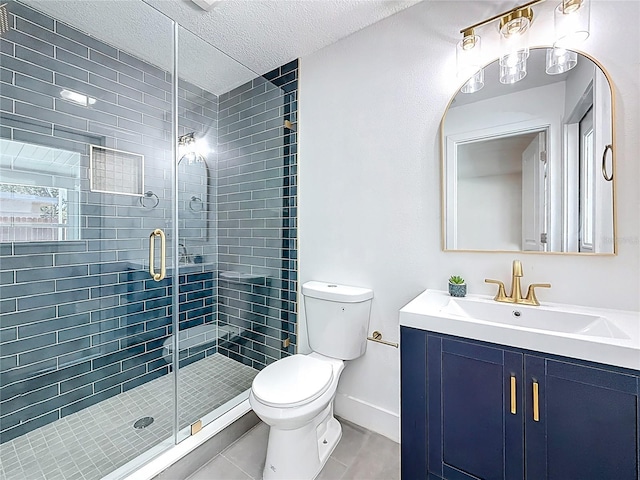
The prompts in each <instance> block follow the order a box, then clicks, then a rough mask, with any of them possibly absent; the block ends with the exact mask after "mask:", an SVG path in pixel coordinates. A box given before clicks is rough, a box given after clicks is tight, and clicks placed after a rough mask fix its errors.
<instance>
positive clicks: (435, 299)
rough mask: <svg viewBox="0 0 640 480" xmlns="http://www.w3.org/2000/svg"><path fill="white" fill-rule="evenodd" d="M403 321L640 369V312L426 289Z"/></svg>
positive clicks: (403, 314)
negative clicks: (534, 303) (518, 301)
mask: <svg viewBox="0 0 640 480" xmlns="http://www.w3.org/2000/svg"><path fill="white" fill-rule="evenodd" d="M400 325H401V326H403V327H411V328H417V329H420V330H426V331H430V332H435V333H440V334H445V335H451V336H452V337H458V338H469V339H474V340H480V341H484V342H489V343H494V344H498V345H507V346H513V347H518V348H524V349H528V350H531V351H536V352H546V353H551V354H555V355H559V356H563V357H569V358H578V359H583V360H589V361H593V362H600V363H604V364H608V365H616V366H619V367H625V368H631V369H633V370H640V313H638V312H631V311H622V310H614V309H603V308H592V307H585V306H579V305H564V304H559V303H545V304H543V305H540V306H530V305H521V304H513V303H500V302H496V301H495V300H493V297H490V296H488V295H475V294H471V295H467V296H466V297H463V298H458V297H452V296H450V295H449V294H448V293H447V292H443V291H440V290H426V291H424V292H422V293H421V294H420V295H418V296H417V297H416V298H414V299H413V300H412V301H410V302H409V303H408V304H407V305H405V306H404V307H402V309H401V310H400Z"/></svg>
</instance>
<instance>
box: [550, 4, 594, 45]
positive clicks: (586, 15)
mask: <svg viewBox="0 0 640 480" xmlns="http://www.w3.org/2000/svg"><path fill="white" fill-rule="evenodd" d="M590 15H591V2H590V0H563V1H562V2H561V3H560V5H558V6H557V7H556V8H555V9H554V11H553V22H554V27H555V38H556V41H555V43H554V46H556V47H565V48H566V47H571V46H574V45H576V44H577V43H580V42H582V41H584V40H586V39H587V38H588V37H589V19H590Z"/></svg>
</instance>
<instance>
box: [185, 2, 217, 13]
mask: <svg viewBox="0 0 640 480" xmlns="http://www.w3.org/2000/svg"><path fill="white" fill-rule="evenodd" d="M191 1H192V2H193V3H195V4H196V5H198V6H199V7H200V8H201V9H203V10H204V11H206V12H208V11H209V10H211V9H213V7H214V6H215V5H216V4H217V3H220V0H191Z"/></svg>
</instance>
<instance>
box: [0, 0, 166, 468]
mask: <svg viewBox="0 0 640 480" xmlns="http://www.w3.org/2000/svg"><path fill="white" fill-rule="evenodd" d="M31 4H33V5H34V7H33V8H32V7H31V6H30V5H31ZM6 8H7V11H8V14H9V26H10V28H9V30H8V31H7V32H5V33H3V34H2V38H1V42H2V51H1V53H0V55H1V56H2V57H1V61H0V63H1V65H2V72H1V73H2V75H1V78H0V81H1V82H2V83H1V84H0V96H1V97H2V98H1V102H0V154H1V155H0V198H1V200H2V201H1V202H0V203H1V207H0V208H1V209H2V213H1V215H0V221H1V225H0V231H1V235H2V236H1V237H0V280H1V281H0V285H1V287H0V310H1V313H2V316H1V318H0V402H1V403H0V441H1V445H0V456H1V461H0V464H1V468H2V472H1V473H2V474H1V475H0V476H1V477H2V478H7V479H23V478H41V477H44V478H57V477H61V478H102V477H103V476H105V475H107V474H109V472H112V471H115V470H117V469H119V468H120V467H122V466H123V465H124V464H125V463H127V462H128V461H129V460H131V459H133V458H135V457H137V456H138V455H140V454H143V453H145V452H146V453H147V454H149V452H153V451H154V450H153V449H154V448H156V450H157V446H158V445H160V444H161V443H162V442H163V441H165V440H167V439H170V440H171V443H173V442H172V441H173V438H174V411H175V408H174V378H173V375H171V363H172V351H173V349H172V348H171V345H172V343H171V342H172V336H171V335H172V332H173V326H172V314H173V311H172V304H171V302H172V293H173V290H172V284H173V282H174V279H175V277H176V276H177V275H175V269H174V268H173V258H172V253H173V252H174V251H175V250H174V248H173V245H174V243H173V242H174V236H173V235H172V234H171V232H172V228H173V225H174V223H173V220H172V219H173V214H174V213H173V212H174V207H173V202H174V198H175V192H174V185H173V183H174V182H173V178H175V172H174V164H175V162H174V159H175V154H174V153H173V147H174V145H173V141H172V138H173V137H174V124H173V122H172V121H171V118H172V113H173V108H172V98H173V97H172V82H171V78H172V67H173V63H172V60H173V56H172V52H173V51H174V48H173V39H174V29H173V22H172V21H170V20H169V19H168V18H166V17H165V16H163V15H162V14H160V13H159V12H157V11H156V10H154V9H153V8H151V7H150V6H149V5H147V4H146V3H144V2H119V1H86V0H84V1H75V2H74V1H72V2H14V1H10V2H8V4H7V6H6ZM92 18H93V19H95V18H100V19H102V22H90V21H88V20H89V19H92ZM115 24H117V25H119V27H120V28H119V29H118V32H119V33H118V32H114V31H113V29H107V28H105V27H106V26H107V25H115ZM150 24H152V25H154V28H153V29H149V28H140V25H150ZM158 229H159V230H162V231H163V232H164V233H165V235H166V236H165V242H166V243H165V245H166V256H161V255H160V253H161V252H162V234H161V233H160V232H159V231H158ZM156 231H157V233H156V234H154V233H153V232H156ZM151 241H153V245H154V250H155V256H154V262H153V263H154V265H150V261H149V260H150V252H149V250H150V245H151ZM163 263H164V265H165V269H164V270H165V278H161V277H162V274H161V273H162V265H163ZM151 267H153V268H152V269H153V275H154V276H155V277H156V278H155V279H154V278H152V275H151V274H150V273H149V272H150V269H151ZM36 447H37V448H36Z"/></svg>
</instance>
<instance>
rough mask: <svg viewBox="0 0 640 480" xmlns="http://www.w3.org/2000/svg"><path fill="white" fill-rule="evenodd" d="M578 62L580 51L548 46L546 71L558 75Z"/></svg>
mask: <svg viewBox="0 0 640 480" xmlns="http://www.w3.org/2000/svg"><path fill="white" fill-rule="evenodd" d="M577 64H578V53H577V52H573V51H571V50H565V49H564V48H559V47H554V48H547V63H546V72H547V73H548V74H549V75H558V74H559V73H564V72H568V71H569V70H571V69H572V68H573V67H575V66H576V65H577Z"/></svg>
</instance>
